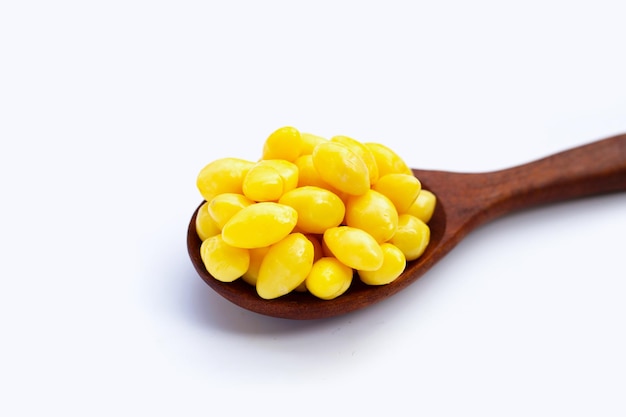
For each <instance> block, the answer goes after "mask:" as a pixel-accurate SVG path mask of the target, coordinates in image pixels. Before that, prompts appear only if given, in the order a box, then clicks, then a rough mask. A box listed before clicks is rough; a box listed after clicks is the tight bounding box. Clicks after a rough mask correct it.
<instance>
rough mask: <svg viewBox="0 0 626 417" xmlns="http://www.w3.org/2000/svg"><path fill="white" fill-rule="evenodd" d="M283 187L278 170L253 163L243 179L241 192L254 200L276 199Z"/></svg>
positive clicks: (281, 192) (281, 193)
mask: <svg viewBox="0 0 626 417" xmlns="http://www.w3.org/2000/svg"><path fill="white" fill-rule="evenodd" d="M284 189H285V185H284V180H283V177H282V176H281V175H280V172H278V171H277V170H276V169H275V168H273V167H271V166H268V165H261V164H256V165H254V166H253V167H252V168H250V171H248V174H246V176H245V177H244V179H243V187H242V191H243V194H244V195H245V196H246V197H248V198H249V199H250V200H254V201H276V200H278V199H279V198H280V196H281V195H283V192H284Z"/></svg>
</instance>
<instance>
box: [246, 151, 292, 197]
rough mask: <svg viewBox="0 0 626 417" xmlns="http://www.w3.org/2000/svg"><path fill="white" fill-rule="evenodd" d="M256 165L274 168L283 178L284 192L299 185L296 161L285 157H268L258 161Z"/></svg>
mask: <svg viewBox="0 0 626 417" xmlns="http://www.w3.org/2000/svg"><path fill="white" fill-rule="evenodd" d="M256 165H261V166H269V167H272V168H274V169H275V170H276V171H277V172H278V174H280V176H281V178H282V179H283V193H285V192H287V191H289V190H293V189H294V188H296V187H297V186H298V167H297V165H296V164H295V163H293V162H289V161H286V160H284V159H267V160H261V161H259V162H257V164H256Z"/></svg>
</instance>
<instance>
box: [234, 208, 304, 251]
mask: <svg viewBox="0 0 626 417" xmlns="http://www.w3.org/2000/svg"><path fill="white" fill-rule="evenodd" d="M297 221H298V213H297V212H296V210H294V209H293V208H292V207H289V206H286V205H284V204H278V203H273V202H262V203H256V204H252V205H251V206H248V207H244V208H243V209H241V210H239V211H238V212H237V213H235V214H234V215H233V217H231V218H230V220H228V222H227V223H226V224H225V225H224V228H223V229H222V237H223V238H224V241H225V242H226V243H228V244H229V245H232V246H236V247H239V248H247V249H251V248H262V247H263V246H269V245H271V244H274V243H276V242H278V241H280V240H282V239H284V238H285V237H286V236H287V235H288V234H289V233H291V231H292V230H293V228H294V227H295V225H296V223H297Z"/></svg>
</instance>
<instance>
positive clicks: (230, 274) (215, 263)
mask: <svg viewBox="0 0 626 417" xmlns="http://www.w3.org/2000/svg"><path fill="white" fill-rule="evenodd" d="M200 257H201V258H202V262H203V263H204V266H205V267H206V269H207V271H208V272H209V274H211V275H212V276H213V277H214V278H215V279H217V280H218V281H222V282H232V281H234V280H236V279H237V278H239V277H241V276H242V275H243V274H244V273H245V272H246V271H247V270H248V265H249V264H250V253H249V252H248V250H247V249H241V248H236V247H233V246H231V245H229V244H227V243H226V242H224V240H223V239H222V236H220V235H215V236H212V237H210V238H208V239H207V240H205V241H204V242H202V245H201V246H200Z"/></svg>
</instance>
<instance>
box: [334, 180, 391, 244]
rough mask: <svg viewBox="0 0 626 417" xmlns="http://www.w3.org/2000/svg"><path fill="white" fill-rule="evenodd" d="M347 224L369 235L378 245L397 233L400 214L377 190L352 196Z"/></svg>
mask: <svg viewBox="0 0 626 417" xmlns="http://www.w3.org/2000/svg"><path fill="white" fill-rule="evenodd" d="M345 224H346V225H348V226H352V227H355V228H358V229H362V230H364V231H366V232H367V233H369V234H370V235H371V236H372V237H373V238H374V239H375V240H376V242H378V243H382V242H385V241H387V240H389V239H391V237H392V236H393V235H394V234H395V233H396V229H397V228H398V212H397V210H396V208H395V206H394V205H393V203H392V202H391V200H389V199H388V198H387V197H385V196H384V195H383V194H381V193H379V192H378V191H375V190H368V191H367V192H366V193H365V194H363V195H360V196H351V197H350V198H348V201H347V203H346V216H345Z"/></svg>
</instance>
